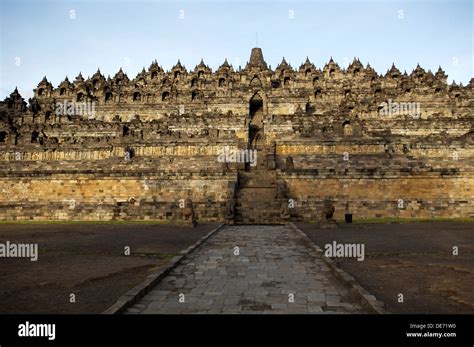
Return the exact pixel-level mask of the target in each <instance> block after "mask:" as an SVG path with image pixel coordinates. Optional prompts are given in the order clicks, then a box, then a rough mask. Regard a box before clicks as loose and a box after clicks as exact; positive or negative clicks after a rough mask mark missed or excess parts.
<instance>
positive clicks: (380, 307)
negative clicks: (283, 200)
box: [288, 222, 390, 314]
mask: <svg viewBox="0 0 474 347" xmlns="http://www.w3.org/2000/svg"><path fill="white" fill-rule="evenodd" d="M288 225H289V226H290V227H292V228H293V230H295V231H296V232H297V233H298V234H299V235H300V236H301V237H303V239H305V241H306V242H307V243H308V244H309V245H310V246H311V247H312V248H313V249H314V250H315V251H316V252H317V253H318V254H319V256H320V258H321V259H322V260H323V261H324V262H325V263H326V265H328V267H329V269H330V270H331V271H332V273H333V274H334V275H335V276H336V277H337V278H338V279H339V280H341V281H342V282H344V283H346V284H347V285H348V286H349V287H350V288H351V289H352V291H353V292H354V293H355V294H356V296H357V297H358V298H359V299H360V300H361V301H362V304H363V306H364V307H365V308H367V309H369V310H370V311H372V312H373V313H377V314H386V313H390V312H389V311H387V310H386V309H385V304H384V303H383V302H382V301H380V300H378V299H377V298H376V297H375V296H374V295H372V294H370V293H369V292H368V291H367V290H365V289H364V288H363V287H362V286H361V285H360V284H359V283H357V281H356V279H355V278H354V277H353V276H352V275H349V274H348V273H347V272H345V271H344V270H342V269H341V268H339V267H338V266H337V265H336V264H335V263H334V261H333V260H331V259H328V258H327V257H325V256H324V252H323V250H322V249H321V248H320V247H319V246H318V245H316V244H315V243H314V242H313V240H311V239H310V238H309V236H308V235H306V233H305V232H304V231H303V230H301V229H300V228H298V227H297V226H296V225H295V224H294V223H293V222H290V223H288Z"/></svg>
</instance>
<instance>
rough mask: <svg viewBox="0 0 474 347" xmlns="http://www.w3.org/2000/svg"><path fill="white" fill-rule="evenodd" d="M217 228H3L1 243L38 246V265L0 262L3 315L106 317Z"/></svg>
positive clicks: (25, 261)
mask: <svg viewBox="0 0 474 347" xmlns="http://www.w3.org/2000/svg"><path fill="white" fill-rule="evenodd" d="M216 226H217V224H200V225H198V226H197V227H196V228H189V227H179V226H174V225H165V224H156V225H155V224H134V223H132V224H88V223H86V224H0V243H5V242H6V241H10V243H38V247H39V258H38V261H36V262H32V261H30V259H25V258H0V314H10V313H66V314H70V313H101V312H103V311H104V310H105V309H107V308H108V307H109V306H111V305H112V304H113V303H114V302H115V301H116V300H117V299H118V298H119V297H120V296H121V295H122V294H124V293H125V292H127V291H128V290H129V289H131V288H133V287H134V286H135V285H137V284H139V283H141V282H142V281H143V280H144V279H145V278H146V277H147V276H148V274H149V273H150V271H151V270H154V269H157V268H159V267H162V266H164V265H165V264H166V263H167V262H168V261H169V259H170V258H172V257H174V256H175V255H176V254H178V253H179V252H180V251H181V250H183V249H185V248H187V247H189V246H190V245H192V244H193V243H195V242H196V241H197V240H199V239H200V238H201V237H202V236H204V235H206V234H207V233H208V232H209V231H211V230H212V229H213V228H215V227H216ZM125 247H130V252H131V255H130V256H126V255H124V250H125ZM71 293H74V294H75V296H76V303H70V301H69V299H70V294H71Z"/></svg>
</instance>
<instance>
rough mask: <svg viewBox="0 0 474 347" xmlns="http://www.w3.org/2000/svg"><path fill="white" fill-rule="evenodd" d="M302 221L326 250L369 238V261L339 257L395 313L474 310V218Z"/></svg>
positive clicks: (340, 261)
mask: <svg viewBox="0 0 474 347" xmlns="http://www.w3.org/2000/svg"><path fill="white" fill-rule="evenodd" d="M297 225H298V226H299V227H300V228H301V229H302V230H304V231H305V232H306V233H307V234H308V236H309V237H310V238H311V239H312V240H313V242H315V243H316V244H317V245H318V246H319V247H321V248H322V249H323V250H324V246H325V245H326V244H330V243H332V242H333V241H336V242H337V243H363V244H364V245H365V260H364V261H357V260H356V259H355V258H333V259H335V260H336V261H337V264H338V266H340V267H341V268H342V269H344V270H345V271H346V272H348V273H350V274H351V275H352V276H354V277H355V278H356V280H357V281H358V282H359V284H361V285H362V286H363V287H364V288H365V289H366V290H368V291H369V292H370V293H371V294H374V295H375V296H376V297H377V298H378V299H379V300H381V301H383V302H384V303H385V304H386V306H387V309H388V311H390V312H392V313H471V314H472V313H474V289H473V288H474V223H472V222H470V223H469V222H422V223H400V224H395V223H392V224H340V225H339V227H338V228H336V229H319V228H318V226H317V225H316V224H297ZM453 246H457V247H458V249H459V255H457V256H454V255H453V254H452V253H453ZM399 293H402V294H403V296H404V302H403V303H399V302H398V294H399Z"/></svg>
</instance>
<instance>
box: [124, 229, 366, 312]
mask: <svg viewBox="0 0 474 347" xmlns="http://www.w3.org/2000/svg"><path fill="white" fill-rule="evenodd" d="M235 245H239V247H240V251H241V255H240V256H235V255H233V253H232V251H233V247H235ZM243 254H245V255H243ZM318 257H319V256H318V253H316V252H314V250H313V249H312V248H311V247H309V246H308V245H306V244H305V243H304V242H302V238H301V236H299V235H298V234H297V233H295V232H294V231H293V230H292V229H291V228H290V227H287V226H262V225H258V226H257V225H255V226H252V225H245V226H243V225H242V226H227V227H225V228H223V229H221V230H220V231H219V232H218V233H217V234H215V235H214V236H213V237H211V238H210V239H208V240H207V241H206V242H205V243H204V244H203V245H201V246H200V247H199V248H197V249H196V250H195V251H193V252H192V253H190V254H188V255H187V256H186V258H185V259H184V260H183V262H182V263H181V264H180V265H178V266H177V267H176V268H175V269H173V271H172V273H171V274H170V275H169V276H167V277H165V278H164V279H163V280H162V281H161V282H159V283H157V284H156V285H155V287H154V288H153V289H152V290H151V291H150V292H149V293H148V294H146V295H145V296H144V297H143V298H141V299H140V300H139V301H138V302H137V304H136V305H133V306H132V307H130V308H129V309H128V310H127V311H126V313H197V314H203V313H231V314H235V313H243V314H253V313H277V314H284V313H319V314H320V313H327V312H335V313H348V312H365V311H364V310H363V309H362V308H361V305H360V303H358V302H351V301H347V300H349V298H347V300H346V298H345V297H344V295H346V294H347V293H344V292H343V293H339V291H338V290H337V288H336V285H335V283H333V282H332V281H333V280H334V279H333V278H332V277H330V276H329V273H328V271H329V268H328V267H327V265H326V264H325V263H324V262H322V261H321V260H320V259H319V258H318ZM179 293H185V295H186V296H185V300H186V302H185V303H184V304H182V303H179V302H178V294H179ZM289 293H293V294H294V295H295V297H294V298H295V302H294V303H289V302H288V295H289ZM342 299H344V300H342ZM323 305H327V306H328V309H327V310H324V309H323ZM331 305H333V306H331ZM144 307H145V309H143V308H144Z"/></svg>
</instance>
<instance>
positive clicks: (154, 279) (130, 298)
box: [102, 223, 226, 314]
mask: <svg viewBox="0 0 474 347" xmlns="http://www.w3.org/2000/svg"><path fill="white" fill-rule="evenodd" d="M225 225H226V224H225V223H220V224H219V225H218V226H217V227H216V228H214V229H212V230H211V231H210V232H209V233H207V234H206V235H204V236H203V237H201V238H200V239H199V240H198V241H196V242H195V243H194V244H192V245H191V246H189V247H188V248H186V249H184V250H182V251H181V252H179V253H180V254H179V255H177V256H175V257H173V258H172V259H171V260H170V261H169V262H168V263H167V264H166V265H165V266H164V267H163V268H161V269H160V270H157V271H156V272H153V273H152V274H150V275H148V276H147V278H146V279H145V280H144V281H143V282H142V283H140V284H138V285H137V286H135V287H133V288H132V289H130V290H129V291H128V292H126V293H125V294H123V295H122V296H121V297H119V298H118V299H117V301H116V302H115V303H114V304H113V305H112V306H110V307H109V308H108V309H106V310H105V311H104V312H102V314H120V313H123V312H125V310H126V309H127V308H129V307H131V306H132V305H133V304H134V303H135V302H137V301H138V300H139V299H140V298H142V297H143V296H145V295H146V294H147V293H148V292H149V291H150V290H152V289H153V287H154V286H155V285H156V284H158V282H160V281H161V280H162V279H163V278H164V277H166V276H167V275H168V274H169V273H170V272H171V270H173V269H174V268H175V267H176V266H178V265H179V264H180V263H181V261H182V260H183V259H184V258H185V257H186V256H187V255H188V254H190V253H191V252H193V251H194V250H196V249H197V248H198V247H200V246H201V245H202V244H203V243H204V242H205V241H206V240H207V239H209V238H210V237H211V236H212V235H214V234H215V233H216V232H218V231H219V230H220V229H222V228H223V227H224V226H225Z"/></svg>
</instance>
